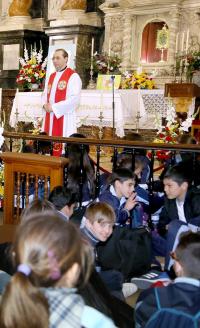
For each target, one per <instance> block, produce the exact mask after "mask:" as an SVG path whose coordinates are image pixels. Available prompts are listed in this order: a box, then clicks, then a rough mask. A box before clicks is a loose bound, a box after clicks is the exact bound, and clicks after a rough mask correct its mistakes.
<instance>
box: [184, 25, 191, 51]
mask: <svg viewBox="0 0 200 328" xmlns="http://www.w3.org/2000/svg"><path fill="white" fill-rule="evenodd" d="M189 36H190V30H189V29H188V30H187V36H186V46H185V50H186V52H187V51H188V47H189Z"/></svg>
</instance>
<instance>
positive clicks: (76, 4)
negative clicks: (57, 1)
mask: <svg viewBox="0 0 200 328" xmlns="http://www.w3.org/2000/svg"><path fill="white" fill-rule="evenodd" d="M86 8H87V0H66V1H65V3H64V5H63V6H62V8H61V10H70V9H82V10H86Z"/></svg>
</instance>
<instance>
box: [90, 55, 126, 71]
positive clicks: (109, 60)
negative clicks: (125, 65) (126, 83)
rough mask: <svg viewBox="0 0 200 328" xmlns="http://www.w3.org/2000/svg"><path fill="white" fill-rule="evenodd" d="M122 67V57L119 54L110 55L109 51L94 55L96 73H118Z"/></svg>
mask: <svg viewBox="0 0 200 328" xmlns="http://www.w3.org/2000/svg"><path fill="white" fill-rule="evenodd" d="M120 67H121V59H120V58H119V57H118V55H117V54H114V55H113V56H109V55H108V54H107V53H102V54H98V53H95V54H94V56H93V70H94V73H96V74H107V73H118V72H119V70H120Z"/></svg>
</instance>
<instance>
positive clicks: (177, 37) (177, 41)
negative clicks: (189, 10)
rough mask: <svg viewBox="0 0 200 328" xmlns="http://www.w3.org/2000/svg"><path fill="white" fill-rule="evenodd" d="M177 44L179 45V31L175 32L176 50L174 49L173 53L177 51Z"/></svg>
mask: <svg viewBox="0 0 200 328" xmlns="http://www.w3.org/2000/svg"><path fill="white" fill-rule="evenodd" d="M178 45H179V32H178V33H177V34H176V48H175V49H176V50H175V53H176V54H177V52H178Z"/></svg>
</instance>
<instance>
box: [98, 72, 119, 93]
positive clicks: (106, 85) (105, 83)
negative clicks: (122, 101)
mask: <svg viewBox="0 0 200 328" xmlns="http://www.w3.org/2000/svg"><path fill="white" fill-rule="evenodd" d="M112 77H114V89H115V90H117V89H119V87H120V83H121V75H109V74H107V75H100V74H99V75H98V78H97V90H107V91H110V90H112V85H113V78H112Z"/></svg>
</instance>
